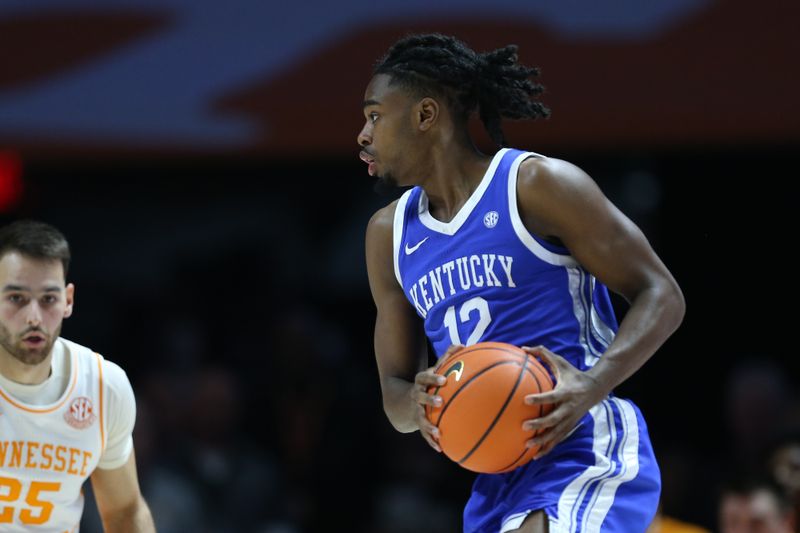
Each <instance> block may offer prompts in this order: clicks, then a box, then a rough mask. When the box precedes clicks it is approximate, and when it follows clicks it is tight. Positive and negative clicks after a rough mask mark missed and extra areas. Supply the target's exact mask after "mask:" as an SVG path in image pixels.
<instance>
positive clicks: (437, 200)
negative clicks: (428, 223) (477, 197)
mask: <svg viewBox="0 0 800 533" xmlns="http://www.w3.org/2000/svg"><path fill="white" fill-rule="evenodd" d="M429 161H430V168H429V169H428V172H427V173H426V180H425V183H424V184H422V187H423V189H425V194H426V195H427V196H428V206H429V207H428V209H429V210H430V213H431V215H432V216H433V217H435V218H436V219H438V220H442V221H450V220H451V219H452V218H453V217H454V216H455V215H456V213H458V211H459V210H460V209H461V207H462V206H463V205H464V203H466V201H467V199H468V198H469V197H470V196H471V195H472V193H473V192H474V191H475V189H476V188H477V187H478V184H479V183H480V182H481V179H482V178H483V176H484V174H485V173H486V169H488V168H489V164H490V163H491V157H490V156H486V155H484V154H482V153H480V152H479V151H478V150H476V149H475V148H474V147H467V146H464V145H462V144H459V145H458V146H456V147H447V148H445V149H441V150H437V149H435V148H434V149H433V150H432V153H431V155H430V159H429Z"/></svg>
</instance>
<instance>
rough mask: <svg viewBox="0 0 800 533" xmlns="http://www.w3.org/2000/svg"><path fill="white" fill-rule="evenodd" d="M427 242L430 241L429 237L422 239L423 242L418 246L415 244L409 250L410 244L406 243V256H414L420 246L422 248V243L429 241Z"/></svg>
mask: <svg viewBox="0 0 800 533" xmlns="http://www.w3.org/2000/svg"><path fill="white" fill-rule="evenodd" d="M427 240H428V237H425V238H424V239H422V240H421V241H419V242H418V243H417V244H415V245H414V246H411V247H410V248H409V246H408V243H406V255H411V254H413V253H414V252H416V251H417V248H419V247H420V246H422V243H423V242H425V241H427Z"/></svg>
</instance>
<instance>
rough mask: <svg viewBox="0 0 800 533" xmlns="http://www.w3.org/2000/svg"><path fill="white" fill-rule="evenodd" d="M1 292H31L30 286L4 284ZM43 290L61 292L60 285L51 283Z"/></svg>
mask: <svg viewBox="0 0 800 533" xmlns="http://www.w3.org/2000/svg"><path fill="white" fill-rule="evenodd" d="M3 292H31V289H30V287H26V286H25V285H11V284H9V285H6V286H5V287H3ZM44 292H61V287H59V286H58V285H51V286H49V287H45V288H44Z"/></svg>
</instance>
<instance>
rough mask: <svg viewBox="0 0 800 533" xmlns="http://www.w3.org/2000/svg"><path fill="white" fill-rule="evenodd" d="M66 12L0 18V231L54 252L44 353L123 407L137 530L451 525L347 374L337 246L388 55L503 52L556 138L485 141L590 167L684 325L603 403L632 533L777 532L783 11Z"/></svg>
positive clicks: (401, 439)
mask: <svg viewBox="0 0 800 533" xmlns="http://www.w3.org/2000/svg"><path fill="white" fill-rule="evenodd" d="M73 4H74V5H72V6H71V8H70V9H64V7H63V5H60V4H59V2H56V1H55V0H42V1H41V2H37V3H36V5H35V6H33V5H31V4H30V3H29V2H22V1H19V2H18V1H16V0H12V1H9V2H3V3H2V4H0V49H2V50H6V51H9V50H12V49H13V50H16V52H15V53H13V54H11V53H4V54H3V55H2V56H0V67H2V68H0V223H6V222H9V221H11V220H15V219H18V218H36V219H41V220H44V221H46V222H49V223H52V224H54V225H55V226H57V227H59V228H60V229H61V230H62V231H63V232H64V233H65V234H66V236H67V238H68V239H69V241H70V243H71V245H72V250H73V263H72V267H71V272H70V277H71V280H70V281H72V282H74V283H75V285H76V288H77V289H76V308H75V314H74V316H73V317H71V318H70V319H69V320H68V321H67V322H66V323H65V326H64V331H63V336H64V337H66V338H68V339H71V340H74V341H76V342H79V343H81V344H84V345H87V346H89V347H91V348H93V349H95V350H97V351H98V352H100V353H102V354H103V355H104V356H105V357H107V358H109V359H111V360H112V361H115V362H117V363H119V364H120V365H121V366H122V367H123V368H124V369H125V370H126V371H127V373H128V375H129V377H130V379H131V382H132V384H133V387H134V390H135V392H136V396H137V402H138V416H137V425H136V429H135V433H134V439H135V447H136V456H137V463H138V468H139V475H140V480H141V483H142V487H143V493H144V495H145V497H146V499H147V501H148V503H149V504H150V506H151V508H152V511H153V516H154V518H155V521H156V525H157V527H158V531H159V532H161V533H181V532H186V531H193V532H198V533H227V532H237V533H250V532H253V533H303V532H310V531H351V532H363V533H407V532H425V533H440V532H441V533H444V532H452V531H458V530H459V528H460V523H461V520H460V517H461V511H462V508H463V505H464V503H465V502H466V499H467V497H468V495H469V489H470V484H471V481H472V479H473V474H472V473H470V472H467V471H465V470H462V469H460V468H459V467H457V466H456V465H455V464H453V463H451V462H450V461H449V460H447V458H446V457H444V456H441V455H438V454H436V453H435V452H433V451H432V450H431V449H430V448H429V447H428V446H427V444H425V442H424V441H423V440H422V438H420V437H419V435H416V434H410V435H404V434H400V433H397V432H395V431H394V430H393V428H392V427H391V426H390V424H389V422H388V421H387V419H386V417H385V416H384V414H383V412H382V406H381V397H380V389H379V384H378V376H377V371H376V367H375V362H374V353H373V349H372V327H373V323H374V318H375V311H374V306H373V304H372V300H371V297H370V293H369V287H368V285H367V279H366V270H365V264H364V230H365V228H366V224H367V221H368V220H369V217H370V216H371V215H372V213H373V212H374V211H375V210H377V209H378V208H380V207H382V206H383V205H385V204H387V203H389V202H390V201H391V200H392V199H393V198H394V197H396V196H398V195H399V193H400V192H399V191H396V192H395V193H391V194H389V195H380V194H378V193H376V192H373V190H372V187H373V183H372V180H371V178H369V176H367V173H366V168H365V167H364V165H363V164H362V163H361V162H360V161H358V155H357V154H358V150H357V146H356V142H355V137H356V134H357V132H358V130H359V128H360V125H361V120H363V117H362V116H361V114H360V113H361V99H362V97H363V89H364V86H365V85H366V83H367V82H368V80H369V77H370V67H371V65H372V63H373V62H374V61H375V60H376V59H377V58H378V57H379V56H380V54H381V53H382V52H383V51H384V50H385V49H386V48H387V47H388V46H389V45H390V44H391V43H392V42H393V41H394V40H396V39H397V38H398V37H400V36H401V35H403V34H405V33H407V32H409V31H415V32H420V31H441V32H443V33H454V34H456V35H458V36H459V37H461V38H463V39H464V40H465V41H467V42H468V43H469V44H470V45H472V46H474V47H475V48H477V49H481V50H485V49H489V48H495V47H499V46H503V45H506V44H508V43H511V42H516V43H517V44H519V45H520V56H521V58H522V60H523V61H524V62H526V63H531V64H534V65H539V66H541V67H542V70H543V74H542V78H541V80H540V81H541V82H542V83H543V84H544V85H545V87H546V88H547V92H546V93H545V94H544V96H543V100H544V101H545V103H546V104H548V105H549V106H550V107H551V108H552V111H553V115H552V117H551V118H550V119H549V120H548V121H546V122H535V123H525V124H522V123H515V124H510V125H509V126H508V127H507V138H508V139H509V142H510V144H511V145H513V146H515V147H519V148H524V149H531V150H535V151H539V152H542V153H545V154H547V155H551V156H555V157H560V158H564V159H567V160H569V161H572V162H574V163H576V164H578V165H579V166H581V167H582V168H583V169H584V170H586V171H587V172H588V173H589V174H590V175H591V176H592V177H593V178H594V179H595V180H596V181H597V182H598V183H599V184H600V186H601V188H602V189H603V191H604V192H605V193H606V194H607V196H608V197H609V198H610V199H611V200H612V201H613V202H614V203H615V204H616V205H617V206H618V207H620V209H621V210H622V211H623V212H625V213H626V214H627V215H628V216H629V217H630V218H631V219H632V220H633V221H634V222H636V223H637V224H638V225H639V226H640V227H641V228H642V229H643V231H644V232H645V234H646V235H647V237H648V239H649V240H650V241H651V243H652V244H653V246H654V248H655V250H656V251H657V252H658V253H659V255H660V257H661V258H662V259H663V260H664V262H665V263H666V264H667V266H668V267H669V268H670V270H671V271H672V273H673V274H674V275H675V277H676V279H677V280H678V282H679V283H680V285H681V287H682V288H683V291H684V294H685V296H686V301H687V315H686V319H685V321H684V323H683V325H682V327H681V328H680V330H679V331H678V332H677V333H676V334H675V335H674V336H673V337H672V338H671V339H670V340H669V341H668V342H667V344H666V345H665V346H664V347H663V348H662V349H661V350H660V351H659V352H658V353H657V354H656V355H655V356H654V358H653V359H652V360H651V361H650V362H648V363H647V365H645V367H644V368H642V370H640V371H639V372H638V373H637V374H636V375H634V376H633V377H632V378H631V379H630V380H628V381H627V382H626V383H624V384H623V385H622V386H621V387H620V388H619V390H617V394H619V395H620V396H624V397H630V398H632V399H633V400H634V401H636V403H637V404H638V405H639V406H640V407H641V409H642V411H643V413H644V415H645V417H646V420H647V421H648V424H649V431H650V434H651V437H652V440H653V444H654V447H655V451H656V454H657V456H658V458H659V461H660V465H661V469H662V475H663V495H662V508H661V517H660V519H659V521H657V522H656V523H654V525H653V528H652V531H651V532H650V533H669V532H675V531H681V530H679V529H671V528H676V527H678V526H677V525H676V524H677V523H678V522H685V523H690V524H694V525H695V526H696V527H698V528H702V529H700V530H683V531H702V530H703V529H704V530H710V531H723V532H727V533H735V532H736V531H767V532H772V531H774V532H783V531H787V530H791V529H787V528H792V527H794V528H795V529H794V530H795V531H798V530H800V529H797V528H798V527H800V515H798V514H797V513H798V509H800V396H798V391H799V390H800V388H799V387H798V376H800V359H799V358H798V357H797V356H796V354H795V353H794V351H793V349H791V347H790V339H791V337H792V332H793V331H794V328H795V327H796V326H795V324H794V322H795V320H794V318H795V315H796V313H793V312H792V311H791V309H793V303H794V302H795V301H797V300H796V298H797V296H798V294H797V289H796V286H795V285H796V283H795V282H794V275H793V268H792V261H791V260H790V259H789V257H790V253H791V247H792V245H793V244H794V241H793V240H792V235H791V233H790V231H791V229H790V228H791V227H793V226H794V224H793V217H792V214H793V213H794V211H795V210H796V206H795V205H794V204H795V202H794V197H793V196H792V195H791V194H790V192H789V190H790V186H789V185H787V182H788V181H790V179H789V180H787V179H786V178H787V177H788V178H791V177H792V175H793V165H794V164H795V159H796V158H795V155H796V153H797V148H798V146H800V105H799V104H798V100H797V98H796V94H797V92H798V91H800V79H798V76H797V75H796V67H795V66H794V64H793V61H795V59H794V55H792V54H791V53H790V51H791V46H790V44H791V43H794V44H795V45H796V37H795V33H796V32H795V30H794V29H793V26H792V21H793V20H796V19H797V15H798V14H800V13H798V7H797V5H795V4H792V5H789V3H780V2H778V1H777V0H765V2H763V3H762V4H763V5H762V4H760V7H759V12H758V13H753V10H752V6H751V5H750V3H749V2H745V1H743V0H731V1H725V2H723V1H721V0H680V1H678V0H669V1H667V0H659V1H655V2H648V3H644V4H642V3H635V2H634V3H630V2H596V1H588V0H586V1H578V2H571V3H563V2H557V1H555V0H553V1H542V2H531V3H526V4H525V6H522V5H521V4H520V3H518V2H517V3H515V2H510V1H509V2H506V1H500V0H498V1H497V2H493V3H492V6H491V7H489V6H488V4H487V5H483V4H481V3H476V2H456V1H455V0H448V1H445V2H441V3H437V4H436V7H435V8H431V7H430V6H429V5H428V3H420V4H419V5H417V2H413V1H412V2H408V1H406V2H394V3H391V4H392V5H393V6H394V7H395V8H396V9H395V10H394V11H392V10H387V11H386V13H381V14H379V15H380V16H379V17H378V18H379V19H380V20H376V19H375V18H374V17H375V16H376V14H375V13H373V14H372V15H370V17H367V16H366V15H365V13H364V6H362V5H360V4H359V3H357V2H345V3H341V5H339V4H337V9H336V10H331V9H329V7H327V5H325V4H321V3H320V5H316V4H315V3H314V2H312V4H314V5H311V6H309V5H306V4H304V5H303V6H299V5H298V6H292V5H285V6H282V7H281V8H280V10H278V11H276V8H275V6H270V5H269V4H270V3H259V2H247V1H244V0H237V1H236V2H232V3H225V6H224V7H223V6H222V4H217V3H215V2H211V1H210V0H208V1H206V0H203V1H199V0H198V1H192V0H169V1H163V2H148V1H144V0H124V1H121V2H118V3H116V4H115V6H113V7H109V6H108V5H107V3H105V2H101V1H99V0H76V1H75V2H73ZM401 4H402V5H401ZM301 7H302V9H303V10H305V11H303V12H307V10H308V9H318V10H322V9H324V10H325V13H326V17H321V19H324V20H316V19H315V18H314V17H312V18H311V19H309V17H306V16H303V15H301V14H300V13H301V12H300V11H298V12H297V13H294V12H293V11H292V10H295V9H297V10H300V9H301ZM430 9H433V11H430ZM277 13H280V15H281V16H276V14H277ZM453 13H459V14H460V17H457V18H455V19H454V18H453ZM431 17H433V18H431ZM761 19H763V20H761ZM298 20H302V27H301V26H300V25H298V24H299V23H298V22H297V21H298ZM477 140H478V145H479V146H480V147H481V148H482V149H483V150H484V151H485V152H487V153H489V152H491V151H492V150H493V149H494V148H493V147H491V146H489V145H487V143H486V139H485V136H484V137H480V132H479V133H478V138H477ZM614 305H615V309H616V310H617V312H618V315H619V316H620V317H622V316H624V313H625V310H626V303H625V302H624V300H622V299H621V298H618V297H616V296H615V299H614ZM89 494H91V490H90V487H89V486H87V496H88V495H89ZM793 513H794V514H793ZM759 520H760V521H761V522H758V521H759ZM792 520H794V522H792ZM676 521H677V522H676ZM737 521H738V523H739V524H743V523H749V524H750V525H749V526H747V527H749V528H750V529H735V522H737ZM757 522H758V523H757ZM754 524H755V525H754ZM757 527H761V528H762V529H757ZM770 528H771V529H770ZM81 531H85V532H87V533H94V532H97V531H100V525H99V520H98V518H97V515H96V511H95V510H94V509H93V503H92V498H91V497H87V511H86V513H85V517H84V522H83V524H82V528H81Z"/></svg>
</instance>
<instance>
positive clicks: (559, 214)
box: [358, 35, 685, 533]
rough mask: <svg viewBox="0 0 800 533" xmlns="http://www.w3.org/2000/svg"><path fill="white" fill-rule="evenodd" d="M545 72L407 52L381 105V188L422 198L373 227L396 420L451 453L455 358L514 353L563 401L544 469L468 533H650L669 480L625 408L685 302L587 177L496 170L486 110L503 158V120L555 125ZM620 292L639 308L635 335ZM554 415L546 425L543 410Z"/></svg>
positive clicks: (481, 492) (499, 481) (537, 162)
mask: <svg viewBox="0 0 800 533" xmlns="http://www.w3.org/2000/svg"><path fill="white" fill-rule="evenodd" d="M536 74H537V71H536V70H535V69H532V68H527V67H524V66H522V65H519V64H518V63H517V55H516V47H514V46H508V47H505V48H501V49H498V50H495V51H493V52H489V53H476V52H474V51H473V50H471V49H470V48H468V47H467V46H466V45H465V44H464V43H462V42H460V41H458V40H456V39H454V38H452V37H446V36H442V35H414V36H409V37H406V38H404V39H402V40H400V41H398V42H397V43H396V44H395V45H394V46H393V47H392V48H391V49H390V50H389V51H388V53H387V54H386V55H385V56H384V57H383V58H382V59H381V60H380V61H379V62H378V64H377V66H376V67H375V70H374V75H373V77H372V79H371V81H370V82H369V85H368V86H367V89H366V93H365V96H364V116H365V118H366V123H365V125H364V127H363V129H362V130H361V132H360V133H359V135H358V143H359V145H360V146H361V159H363V160H364V161H365V162H366V163H367V164H368V167H369V174H370V175H373V176H377V177H378V178H379V179H380V180H381V182H383V183H388V184H392V185H399V186H410V185H413V186H414V187H413V188H411V189H410V190H408V191H407V192H406V193H405V194H404V195H403V196H402V197H401V198H400V199H399V200H397V201H395V202H393V203H391V204H390V205H388V206H387V207H385V208H383V209H381V210H379V211H378V212H377V213H376V214H375V215H374V216H373V217H372V219H371V220H370V222H369V225H368V228H367V237H366V246H367V266H368V272H369V281H370V288H371V290H372V294H373V298H374V300H375V303H376V307H377V321H376V325H375V352H376V358H377V363H378V372H379V375H380V380H381V389H382V395H383V405H384V409H385V411H386V414H387V416H388V418H389V420H390V421H391V423H392V425H393V426H394V427H395V428H396V429H397V430H398V431H401V432H404V433H407V432H412V431H416V430H419V431H420V433H421V434H422V436H423V437H424V438H425V439H426V440H427V442H428V443H429V444H430V445H431V446H432V447H433V448H434V449H436V450H439V447H438V445H437V438H438V434H437V431H438V430H437V429H436V428H435V427H434V426H432V425H431V424H430V423H429V422H428V421H427V420H426V419H425V416H424V406H425V405H438V404H440V403H441V398H439V397H436V396H432V395H429V394H427V393H426V390H427V387H429V386H431V385H434V384H441V383H442V382H440V381H437V380H440V379H443V378H438V377H437V376H436V375H435V374H434V373H433V369H432V368H429V369H427V370H425V368H426V367H427V366H428V365H427V356H428V354H427V348H426V339H425V337H426V336H427V338H428V339H429V340H430V342H431V345H432V346H433V348H434V350H435V351H436V355H437V356H439V357H442V356H444V355H447V354H449V352H450V351H452V350H455V349H458V346H459V345H470V344H474V343H476V342H480V341H500V342H507V343H511V344H514V345H517V346H522V347H526V348H525V349H526V351H527V352H528V353H530V354H532V355H534V356H537V357H539V358H541V359H542V360H544V361H545V362H546V363H547V364H548V365H549V366H550V368H551V370H552V371H553V374H554V375H555V377H556V379H557V384H556V387H555V389H554V390H553V391H552V392H548V393H542V394H538V395H530V396H527V397H526V399H525V401H526V402H527V403H529V404H530V405H531V413H532V415H531V417H532V420H529V421H526V422H525V424H524V428H520V431H523V430H525V431H529V432H530V434H531V435H532V434H533V432H532V430H539V429H541V430H543V431H541V432H539V433H538V434H537V436H536V437H535V438H533V439H532V440H531V441H530V442H531V444H541V446H542V448H541V451H540V452H539V453H538V455H537V457H536V459H534V460H533V461H531V462H529V463H528V464H527V465H524V466H522V467H520V468H518V469H516V470H514V471H512V472H510V473H506V474H481V475H479V476H478V477H477V479H476V480H475V483H474V486H473V490H472V495H471V497H470V499H469V501H468V502H467V505H466V508H465V510H464V531H467V532H491V533H497V532H506V531H524V532H537V533H538V532H548V531H549V532H551V533H560V532H576V531H580V532H600V531H602V532H610V531H613V532H625V533H636V532H643V531H645V530H646V529H647V526H648V524H649V523H650V521H651V520H652V518H653V515H654V514H655V512H656V507H657V504H658V498H659V493H660V474H659V471H658V466H657V463H656V460H655V458H654V455H653V450H652V448H651V445H650V441H649V438H648V434H647V428H646V426H645V423H644V420H643V418H642V415H641V413H640V412H639V410H638V409H637V408H636V406H635V405H634V404H633V403H631V402H630V401H628V400H624V399H621V398H617V397H615V396H614V395H613V394H612V390H613V389H614V387H616V386H617V385H619V384H620V383H621V382H623V381H624V380H625V379H627V378H628V377H629V376H630V375H631V374H633V373H634V372H636V370H637V369H638V368H639V367H641V366H642V364H644V362H645V361H646V360H647V359H648V358H650V356H652V355H653V353H654V352H655V351H656V350H657V349H658V348H659V347H660V346H661V345H662V344H663V343H664V341H665V340H666V339H667V338H668V337H669V336H670V335H671V334H672V333H673V332H674V331H675V330H676V329H677V327H678V325H679V324H680V322H681V320H682V319H683V315H684V306H685V304H684V299H683V295H682V293H681V290H680V288H679V287H678V285H677V283H676V282H675V280H674V279H673V277H672V275H671V274H670V272H669V271H668V270H667V268H666V267H665V266H664V264H663V263H662V262H661V260H660V259H659V258H658V257H657V255H656V254H655V252H654V251H653V249H652V248H651V247H650V245H649V243H648V242H647V240H646V238H645V237H644V235H643V234H642V232H641V231H640V230H639V228H637V227H636V225H635V224H633V223H632V222H631V221H630V220H629V219H628V218H627V217H625V215H624V214H622V213H621V212H620V211H619V210H618V209H617V208H616V207H615V206H614V205H612V204H611V203H610V202H609V200H608V199H607V198H606V197H605V196H604V195H603V193H602V192H601V191H600V189H599V188H598V187H597V185H596V184H595V183H594V181H592V179H591V178H590V177H589V176H587V175H586V174H585V173H584V172H583V171H582V170H581V169H579V168H577V167H575V166H574V165H572V164H570V163H567V162H565V161H561V160H558V159H553V158H548V157H545V156H542V155H539V154H535V153H530V152H522V151H519V150H512V149H506V148H503V149H501V150H499V151H498V152H497V153H495V154H492V155H488V156H487V155H483V154H482V153H480V152H478V151H477V150H476V148H475V147H474V145H473V143H472V141H471V139H470V137H469V134H468V132H467V121H468V118H469V116H470V114H471V113H472V112H474V111H477V112H478V113H479V116H480V119H481V120H482V122H483V124H484V125H485V126H486V128H487V130H488V132H489V134H490V135H491V137H492V138H493V139H494V140H495V141H496V142H497V144H499V145H501V146H503V145H504V144H505V142H504V138H503V134H502V131H501V120H502V119H503V118H511V119H522V118H535V117H538V116H545V115H547V113H548V111H547V109H546V108H544V107H543V106H542V104H540V103H539V102H537V101H536V100H534V99H532V97H535V96H537V95H538V94H539V93H540V92H541V90H542V88H541V86H539V85H536V84H534V83H532V82H531V81H530V79H529V78H531V77H532V76H534V75H536ZM608 289H610V290H613V291H615V292H617V293H618V294H620V295H622V296H623V297H624V298H625V299H626V300H627V301H628V302H629V303H630V309H629V310H628V312H627V314H626V316H625V319H624V320H623V321H622V323H621V324H619V325H618V324H617V321H616V319H615V317H614V313H613V309H612V306H611V302H610V300H609V293H608ZM542 403H554V404H555V406H556V407H555V409H554V410H553V411H552V413H550V414H549V415H547V416H545V417H543V418H541V419H533V417H534V413H538V407H536V406H537V404H542Z"/></svg>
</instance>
